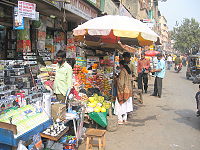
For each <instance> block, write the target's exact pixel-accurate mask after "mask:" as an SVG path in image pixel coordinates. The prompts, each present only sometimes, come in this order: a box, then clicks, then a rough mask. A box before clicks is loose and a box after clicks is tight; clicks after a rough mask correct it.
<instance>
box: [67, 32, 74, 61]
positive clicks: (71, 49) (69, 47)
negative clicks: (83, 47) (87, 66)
mask: <svg viewBox="0 0 200 150" xmlns="http://www.w3.org/2000/svg"><path fill="white" fill-rule="evenodd" d="M66 51H67V58H75V57H76V46H75V41H74V37H73V34H72V32H67V46H66Z"/></svg>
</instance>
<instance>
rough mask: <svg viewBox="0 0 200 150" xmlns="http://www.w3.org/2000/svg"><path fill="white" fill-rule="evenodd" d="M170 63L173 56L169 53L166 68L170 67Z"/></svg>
mask: <svg viewBox="0 0 200 150" xmlns="http://www.w3.org/2000/svg"><path fill="white" fill-rule="evenodd" d="M172 63H173V58H172V56H171V55H170V54H169V56H168V57H167V69H168V70H170V69H171V67H172Z"/></svg>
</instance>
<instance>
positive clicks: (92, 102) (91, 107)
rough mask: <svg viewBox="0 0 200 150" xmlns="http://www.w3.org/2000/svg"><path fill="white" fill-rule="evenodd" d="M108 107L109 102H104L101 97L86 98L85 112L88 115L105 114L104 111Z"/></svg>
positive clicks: (109, 105)
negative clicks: (92, 113) (91, 113)
mask: <svg viewBox="0 0 200 150" xmlns="http://www.w3.org/2000/svg"><path fill="white" fill-rule="evenodd" d="M110 107H111V102H109V101H105V99H104V97H103V96H98V95H97V94H94V96H92V97H89V98H88V101H87V107H86V110H87V112H88V113H90V112H106V110H107V109H109V108H110Z"/></svg>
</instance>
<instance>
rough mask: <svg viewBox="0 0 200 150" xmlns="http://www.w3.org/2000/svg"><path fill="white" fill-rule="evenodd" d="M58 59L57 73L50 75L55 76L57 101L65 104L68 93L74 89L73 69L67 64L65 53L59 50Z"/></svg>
mask: <svg viewBox="0 0 200 150" xmlns="http://www.w3.org/2000/svg"><path fill="white" fill-rule="evenodd" d="M56 57H57V65H56V72H55V73H50V75H55V80H54V93H55V94H56V97H57V100H58V101H60V102H62V103H64V102H65V99H66V93H67V91H68V90H70V89H71V87H72V67H71V66H70V65H69V64H68V63H67V62H66V52H65V51H62V50H59V51H58V52H57V54H56Z"/></svg>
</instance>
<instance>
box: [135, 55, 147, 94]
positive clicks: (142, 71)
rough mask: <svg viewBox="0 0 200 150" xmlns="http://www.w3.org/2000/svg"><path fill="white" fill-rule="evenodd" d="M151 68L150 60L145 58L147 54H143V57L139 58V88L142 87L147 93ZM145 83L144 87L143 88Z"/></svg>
mask: <svg viewBox="0 0 200 150" xmlns="http://www.w3.org/2000/svg"><path fill="white" fill-rule="evenodd" d="M149 69H150V61H149V59H146V58H145V54H144V53H142V54H141V59H140V60H138V65H137V72H138V89H142V92H143V91H145V93H147V88H148V73H149ZM143 84H144V89H143Z"/></svg>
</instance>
